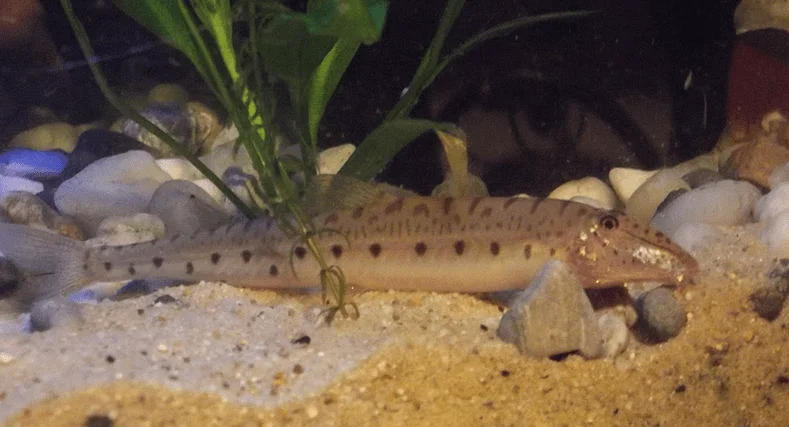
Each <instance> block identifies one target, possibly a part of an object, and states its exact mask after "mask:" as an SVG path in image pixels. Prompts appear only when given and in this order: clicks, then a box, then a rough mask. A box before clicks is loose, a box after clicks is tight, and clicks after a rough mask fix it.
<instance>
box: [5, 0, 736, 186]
mask: <svg viewBox="0 0 789 427" xmlns="http://www.w3.org/2000/svg"><path fill="white" fill-rule="evenodd" d="M736 3H737V2H736V1H732V0H726V1H712V0H702V1H690V2H689V1H682V0H668V1H666V0H662V1H661V0H644V1H613V0H611V1H550V2H549V1H520V0H501V1H468V2H467V3H466V7H465V9H464V11H463V13H462V14H461V16H460V18H459V19H458V21H457V23H456V26H455V28H454V29H453V32H452V34H451V36H450V38H449V40H448V42H447V47H448V48H452V47H454V46H456V45H457V44H459V43H460V42H461V41H462V40H465V39H466V38H468V37H469V36H471V35H473V34H475V33H477V32H479V31H481V30H483V29H485V28H488V27H490V26H492V25H495V24H497V23H500V22H503V21H506V20H508V19H512V18H515V17H518V16H522V15H525V14H537V13H543V12H549V11H566V10H591V9H594V10H601V13H600V14H599V15H597V16H595V17H592V18H587V19H584V20H575V21H569V22H563V23H551V24H544V25H540V26H537V27H532V28H528V29H524V30H521V31H518V32H516V33H513V34H511V35H509V36H507V37H505V38H502V39H499V40H495V41H491V42H488V43H487V44H485V45H484V46H482V47H481V48H480V49H478V50H476V51H474V52H473V53H472V54H470V55H468V56H467V57H465V58H463V59H462V60H461V61H459V62H457V63H456V64H454V65H453V66H452V67H451V68H450V69H448V70H447V72H446V73H445V74H444V75H442V76H441V77H440V78H439V79H438V81H436V84H435V86H434V87H433V88H431V90H430V91H429V93H427V94H426V95H425V96H424V97H423V99H422V102H420V104H419V105H418V106H417V108H416V109H415V110H414V112H413V114H412V116H414V117H432V118H436V119H442V120H453V119H456V118H457V117H458V116H459V115H460V114H462V112H463V109H464V108H465V106H468V105H471V104H474V103H486V105H491V106H493V107H496V106H512V105H517V106H518V108H524V109H527V110H528V111H530V112H531V117H535V123H536V124H539V125H542V126H545V127H546V128H550V127H551V126H553V125H554V124H555V123H554V122H561V120H563V115H562V114H563V105H562V102H564V101H562V100H565V101H566V100H567V99H568V98H569V99H574V97H575V98H578V97H581V96H589V97H591V98H594V99H598V100H602V101H601V102H605V100H607V99H608V98H609V97H610V98H613V97H615V96H616V95H617V94H618V93H621V92H622V91H628V90H630V91H632V90H637V91H642V92H644V93H655V92H657V91H664V92H666V93H669V94H670V96H671V100H672V104H673V117H672V121H673V136H672V141H671V142H670V147H671V151H672V153H671V154H672V158H673V159H674V160H681V159H684V158H688V157H691V156H693V155H695V154H698V153H701V152H704V151H706V150H708V149H709V148H711V147H712V145H714V143H715V141H716V139H717V137H718V135H719V134H720V132H721V130H722V129H723V127H724V126H725V111H724V108H725V104H726V103H725V99H726V81H727V75H728V74H727V73H728V67H729V63H730V52H731V49H732V45H733V42H734V31H733V26H732V14H733V11H734V8H735V6H736ZM288 4H289V5H290V6H291V7H294V8H303V7H304V4H305V2H293V1H291V2H288ZM42 6H43V8H44V10H45V15H44V16H43V18H42V19H43V21H42V26H43V27H44V28H45V30H46V31H48V34H49V35H50V36H51V44H52V45H53V46H54V48H55V49H56V52H57V54H59V56H60V58H61V59H62V61H63V62H64V63H65V64H66V65H67V70H66V71H58V69H57V67H55V66H54V64H52V63H47V61H46V60H42V57H45V55H41V54H39V53H37V52H36V51H35V49H30V48H29V46H25V45H23V46H21V47H19V46H17V47H13V46H12V47H5V48H4V49H3V50H2V52H0V145H1V144H2V143H4V141H7V140H8V138H10V136H13V135H14V134H15V133H17V132H19V131H21V130H24V129H26V128H29V127H31V126H34V125H36V124H38V123H40V122H42V121H48V120H53V119H59V120H65V121H69V122H71V123H75V124H76V123H84V122H88V121H92V120H96V119H98V118H101V117H106V116H107V115H108V114H111V111H110V109H108V108H107V106H106V103H105V102H104V101H103V98H102V96H101V94H100V93H99V92H98V89H97V88H96V86H95V84H94V83H93V82H92V77H91V75H90V72H89V70H88V67H86V66H84V65H81V64H80V62H79V61H81V60H82V59H83V58H82V57H81V53H80V52H79V49H78V47H77V45H76V41H75V39H74V36H73V34H72V33H71V29H70V27H69V25H68V22H67V21H66V19H65V17H64V16H63V15H62V11H61V10H60V5H59V2H57V1H52V0H45V1H42ZM74 7H75V9H76V11H77V14H78V16H79V17H80V19H81V20H82V22H83V24H84V25H85V26H86V28H87V30H88V33H89V35H90V37H91V40H92V42H93V45H94V49H95V50H96V52H97V54H98V55H99V56H102V57H105V60H104V61H103V62H102V66H103V68H104V70H105V72H106V73H107V74H108V75H109V76H110V77H111V79H112V82H113V83H114V84H117V85H123V86H125V87H127V88H129V89H135V90H140V91H144V90H147V89H149V88H150V87H152V86H154V85H155V84H157V83H161V82H178V83H181V84H183V85H184V86H186V87H187V89H188V90H189V91H190V93H192V94H196V96H203V97H205V96H206V95H207V94H206V93H205V88H203V87H202V85H201V83H200V81H199V78H197V76H196V74H195V73H194V72H193V71H192V70H191V68H190V67H189V66H188V64H187V62H186V61H185V60H184V59H183V58H182V57H180V56H179V55H178V54H177V53H174V52H172V51H171V50H169V49H167V48H166V47H165V46H163V45H161V43H158V42H157V41H156V40H155V39H154V38H153V37H152V36H151V35H149V34H147V33H146V32H145V31H144V30H142V29H140V28H139V27H138V26H137V25H136V24H135V23H134V22H133V21H131V20H130V19H128V18H126V17H125V16H124V15H123V14H122V13H120V12H119V11H117V10H116V9H114V8H113V7H112V6H111V3H110V2H106V1H95V0H92V1H80V0H77V1H74ZM443 7H444V2H443V1H405V0H399V1H397V0H396V1H393V2H392V5H391V7H390V11H389V16H388V18H387V25H386V28H385V31H384V34H383V38H382V40H381V41H380V42H379V43H377V44H375V45H372V46H367V47H364V48H362V49H361V50H360V52H359V54H358V55H357V57H356V58H355V59H354V61H353V63H352V65H351V67H350V69H349V70H348V73H347V74H346V76H345V78H344V80H343V82H342V84H341V86H340V88H339V89H338V91H337V93H336V95H335V97H334V99H333V100H332V102H331V103H330V105H329V108H328V111H327V114H326V118H325V120H324V122H323V123H322V126H321V135H322V141H321V142H322V145H324V146H332V145H336V144H340V143H345V142H354V143H358V142H359V141H361V140H362V139H363V137H364V136H365V135H366V134H367V133H368V132H369V131H370V130H372V129H374V128H375V126H376V125H377V124H379V123H380V120H381V119H382V118H383V116H384V115H385V114H386V112H387V111H388V109H389V108H390V107H391V106H392V105H393V104H394V103H395V102H396V100H397V98H398V96H399V95H400V93H401V91H402V90H403V89H404V88H405V87H406V86H407V85H408V81H409V79H410V77H411V75H412V73H413V71H414V70H415V69H416V67H417V65H418V63H419V60H420V58H421V55H422V53H423V52H424V49H425V47H426V46H427V44H428V43H429V42H430V39H431V38H432V36H433V32H434V30H435V27H436V24H437V22H438V19H439V16H440V14H441V12H442V10H443ZM135 49H136V50H140V52H139V53H136V52H135ZM45 59H46V58H45ZM42 62H43V63H42ZM514 71H519V72H520V74H521V75H522V74H524V73H527V74H530V75H537V76H540V77H539V78H536V79H530V80H528V81H524V80H523V79H514V80H513V78H512V76H513V74H514ZM690 71H692V72H693V75H694V83H693V84H694V86H693V87H692V88H690V89H691V90H688V89H686V88H684V86H683V85H684V83H685V80H686V77H687V76H688V73H689V72H690ZM515 74H517V73H515ZM491 87H493V88H494V90H491V89H490V88H491ZM496 88H498V89H496ZM568 88H569V89H568ZM700 93H703V94H704V96H705V97H706V100H707V108H708V110H707V114H708V118H709V119H708V122H707V125H706V126H701V125H700V124H699V123H700V120H699V116H700V114H702V107H701V106H700V96H699V94H700ZM581 94H586V95H581ZM447 99H449V102H447V101H446V100H447ZM441 100H443V102H444V105H445V106H446V105H448V107H444V108H443V109H441V108H439V109H438V110H437V108H436V105H437V104H439V103H440V102H439V101H441ZM32 106H39V107H46V108H47V109H48V110H49V111H51V114H50V115H46V114H44V115H43V117H42V114H41V113H40V112H39V113H37V114H33V113H31V107H32ZM616 120H618V119H615V118H612V119H611V121H612V122H615V121H616ZM612 126H614V127H616V126H618V124H617V123H612ZM623 127H626V126H624V125H623ZM639 138H640V137H639V136H638V135H637V131H636V134H634V136H633V137H632V138H631V139H632V140H633V141H632V144H634V151H638V150H639V149H638V144H642V143H644V141H639ZM486 143H491V144H493V143H495V141H490V142H486ZM571 148H572V147H569V148H567V147H565V148H564V149H565V150H569V149H571ZM562 153H564V151H562ZM644 153H646V154H643V155H642V156H641V158H640V159H637V161H638V162H641V163H642V165H643V166H645V167H646V166H648V167H654V166H660V165H659V164H650V162H652V161H653V160H654V159H650V158H648V157H649V152H648V150H646V151H645V152H644ZM636 157H639V156H636ZM616 162H617V161H616V159H611V161H610V162H608V163H606V164H604V165H594V166H589V170H584V167H585V166H587V165H581V166H578V165H576V164H567V165H566V166H567V167H566V168H563V169H567V170H564V171H561V172H557V173H553V172H552V171H544V170H543V171H541V170H539V168H534V169H535V170H534V171H533V172H528V171H529V170H530V169H532V166H534V165H535V164H537V163H540V159H517V161H515V162H514V166H512V165H510V166H507V167H503V169H502V170H501V171H500V172H498V175H496V174H494V173H491V175H490V176H485V179H486V181H489V183H490V182H493V187H494V188H492V189H491V190H493V192H494V193H495V192H496V190H497V186H498V185H499V184H496V182H497V181H501V179H500V175H507V176H509V175H512V174H513V173H515V174H516V175H518V174H521V175H523V177H524V178H528V179H529V180H531V181H535V180H536V181H540V180H539V179H535V178H539V177H542V176H543V175H545V180H544V181H545V182H542V183H541V184H539V185H538V184H534V183H532V184H530V185H524V188H526V189H529V190H531V191H534V192H536V193H540V192H544V191H545V189H547V188H551V186H552V185H554V183H555V182H561V180H566V179H569V178H574V177H580V176H584V175H588V174H597V175H599V174H600V173H601V172H602V171H603V170H604V169H605V168H609V167H611V166H616ZM609 163H610V164H609ZM557 164H559V165H561V163H557ZM554 169H555V168H554ZM513 171H514V172H513ZM524 171H525V172H524ZM549 172H551V173H552V175H550V174H549ZM549 175H550V176H549ZM381 178H382V179H385V180H387V181H390V182H394V183H398V184H405V185H408V186H410V187H412V188H416V189H418V190H420V191H422V192H425V191H427V190H428V189H429V188H430V187H432V186H433V185H435V184H436V183H438V182H439V181H440V179H441V171H440V168H439V162H438V156H437V151H436V141H435V140H434V138H431V137H424V138H420V140H418V141H417V142H415V143H414V144H412V145H410V146H409V147H408V148H406V149H405V150H404V151H403V152H401V153H400V155H398V157H397V158H396V159H395V161H394V162H392V164H391V165H390V166H389V167H388V168H387V170H386V171H385V172H384V173H383V174H382V175H381ZM500 188H502V189H504V190H502V191H505V190H506V191H514V190H515V189H516V188H510V187H509V186H507V185H503V184H502V185H500Z"/></svg>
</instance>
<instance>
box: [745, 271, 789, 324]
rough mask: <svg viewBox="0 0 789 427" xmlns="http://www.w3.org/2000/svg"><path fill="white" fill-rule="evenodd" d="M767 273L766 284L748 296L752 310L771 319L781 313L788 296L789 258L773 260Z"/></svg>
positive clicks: (764, 317)
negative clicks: (771, 266)
mask: <svg viewBox="0 0 789 427" xmlns="http://www.w3.org/2000/svg"><path fill="white" fill-rule="evenodd" d="M773 264H774V266H773V268H772V269H771V270H770V271H769V272H768V273H767V285H765V286H764V287H762V288H759V289H757V290H756V291H754V292H753V293H752V294H751V295H750V297H749V298H748V299H749V300H750V302H751V306H752V307H753V311H755V312H756V314H758V315H759V316H760V317H762V318H763V319H765V320H769V321H773V320H775V319H776V318H777V317H778V315H780V314H781V310H782V309H783V306H784V303H785V302H786V298H787V296H789V259H787V258H781V259H776V260H774V261H773Z"/></svg>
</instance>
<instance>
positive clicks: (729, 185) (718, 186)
mask: <svg viewBox="0 0 789 427" xmlns="http://www.w3.org/2000/svg"><path fill="white" fill-rule="evenodd" d="M761 194H762V193H761V191H759V189H758V188H756V186H754V185H753V184H750V183H748V182H745V181H732V180H723V181H718V182H713V183H711V184H707V185H703V186H701V187H699V188H697V189H695V190H692V191H689V192H687V193H685V194H682V195H680V196H679V197H677V198H676V199H674V201H673V202H671V203H670V204H669V205H668V206H667V207H666V208H665V209H663V210H661V211H660V212H658V213H657V214H656V215H655V217H654V218H653V219H652V226H653V227H655V228H657V229H659V230H661V231H663V232H664V233H666V234H667V235H668V236H669V237H671V238H674V233H675V232H676V231H677V229H678V228H679V227H680V226H681V225H682V224H688V223H701V224H713V225H741V224H745V223H747V222H749V221H751V219H752V216H751V212H752V210H753V206H754V205H755V203H756V201H757V200H758V199H759V197H760V196H761Z"/></svg>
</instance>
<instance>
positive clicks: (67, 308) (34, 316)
mask: <svg viewBox="0 0 789 427" xmlns="http://www.w3.org/2000/svg"><path fill="white" fill-rule="evenodd" d="M82 322H83V318H82V314H81V313H80V309H79V304H77V303H75V302H72V301H69V300H68V299H66V298H63V297H55V298H50V299H45V300H40V301H36V302H35V303H34V304H33V308H32V309H31V310H30V329H31V331H32V332H36V331H46V330H49V329H52V328H62V327H76V326H79V325H80V324H82Z"/></svg>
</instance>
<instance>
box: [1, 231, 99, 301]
mask: <svg viewBox="0 0 789 427" xmlns="http://www.w3.org/2000/svg"><path fill="white" fill-rule="evenodd" d="M0 253H2V254H3V255H4V256H5V257H7V258H8V259H10V260H11V262H12V263H13V264H14V266H15V267H16V268H17V269H19V270H20V271H21V272H22V276H23V280H22V282H21V283H19V284H18V286H17V288H16V289H14V290H12V292H11V293H10V295H9V296H10V298H13V299H17V300H19V302H20V303H21V304H23V305H27V304H29V303H32V302H33V301H35V300H37V299H40V298H47V297H53V296H56V295H62V294H65V293H68V292H70V291H73V290H75V289H77V288H79V287H81V286H83V285H84V284H86V283H87V282H88V281H89V278H88V277H87V275H86V274H87V271H86V268H85V267H84V266H85V243H84V242H82V241H80V240H75V239H71V238H68V237H65V236H62V235H60V234H55V233H52V232H48V231H44V230H39V229H36V228H32V227H27V226H24V225H19V224H5V223H0Z"/></svg>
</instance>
